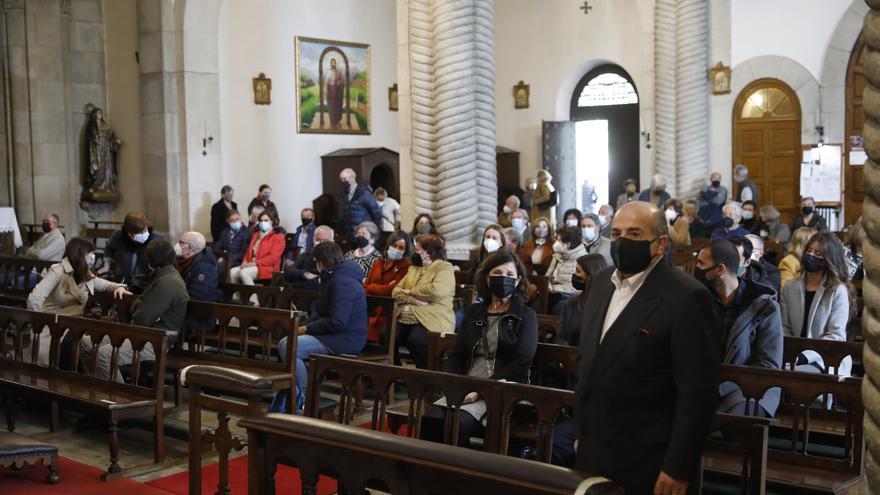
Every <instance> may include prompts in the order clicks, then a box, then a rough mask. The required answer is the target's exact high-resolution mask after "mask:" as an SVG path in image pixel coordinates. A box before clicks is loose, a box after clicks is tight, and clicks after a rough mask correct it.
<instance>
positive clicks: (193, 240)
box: [180, 231, 207, 253]
mask: <svg viewBox="0 0 880 495" xmlns="http://www.w3.org/2000/svg"><path fill="white" fill-rule="evenodd" d="M180 242H182V243H186V244H189V245H190V246H191V247H192V248H193V251H195V252H197V253H200V252H202V250H203V249H205V245H206V244H207V241H206V240H205V236H204V235H202V233H201V232H195V231H190V232H184V233H183V234H180Z"/></svg>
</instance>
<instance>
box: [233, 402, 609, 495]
mask: <svg viewBox="0 0 880 495" xmlns="http://www.w3.org/2000/svg"><path fill="white" fill-rule="evenodd" d="M239 425H240V426H242V427H244V428H247V430H248V486H249V490H248V492H249V493H251V494H253V495H263V494H270V493H275V484H274V481H273V480H274V479H275V477H274V473H275V472H276V469H277V468H276V466H277V464H286V465H291V466H295V467H296V468H297V469H299V471H300V477H301V478H302V493H316V491H315V490H316V486H317V482H318V476H319V475H320V474H331V473H332V475H334V477H335V478H336V479H337V480H338V486H337V491H338V492H339V493H362V491H363V489H364V488H366V487H370V488H377V487H378V488H379V489H381V490H382V491H384V492H390V493H413V494H420V493H432V494H436V495H457V494H459V493H464V492H467V493H504V494H509V495H520V494H522V495H526V494H528V495H544V494H574V493H578V494H585V495H610V494H620V493H622V490H620V489H619V487H617V486H616V485H615V484H614V483H612V482H610V481H608V480H606V479H604V478H590V477H588V476H587V475H585V474H583V473H579V472H576V471H573V470H569V469H564V468H560V467H557V466H551V465H547V464H537V463H534V462H530V461H527V460H524V459H516V458H512V457H506V456H499V455H491V454H487V453H483V452H478V451H473V450H470V449H462V448H458V447H452V446H448V445H438V444H436V443H432V442H426V441H423V440H414V439H407V438H401V437H398V436H395V435H389V434H387V433H382V432H376V431H369V430H365V429H363V428H356V427H351V426H345V425H338V424H332V423H328V422H325V421H320V420H316V419H313V418H308V417H298V416H290V415H280V414H269V415H266V416H258V417H248V418H245V419H242V420H241V421H240V422H239ZM284 489H285V490H291V489H292V488H291V487H284Z"/></svg>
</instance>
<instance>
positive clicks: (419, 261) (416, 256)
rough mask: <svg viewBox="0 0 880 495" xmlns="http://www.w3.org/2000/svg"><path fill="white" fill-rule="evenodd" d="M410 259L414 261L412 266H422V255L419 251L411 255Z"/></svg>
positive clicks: (411, 261)
mask: <svg viewBox="0 0 880 495" xmlns="http://www.w3.org/2000/svg"><path fill="white" fill-rule="evenodd" d="M409 261H410V263H412V266H422V257H421V256H420V255H419V253H413V255H412V256H410V257H409Z"/></svg>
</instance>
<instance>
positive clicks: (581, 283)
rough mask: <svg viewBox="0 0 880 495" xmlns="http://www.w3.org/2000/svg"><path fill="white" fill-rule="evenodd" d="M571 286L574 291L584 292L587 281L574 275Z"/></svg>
mask: <svg viewBox="0 0 880 495" xmlns="http://www.w3.org/2000/svg"><path fill="white" fill-rule="evenodd" d="M571 286H572V287H574V290H577V291H581V292H583V290H584V289H585V288H586V287H587V281H586V280H584V279H582V278H581V277H579V276H578V274H577V273H572V274H571Z"/></svg>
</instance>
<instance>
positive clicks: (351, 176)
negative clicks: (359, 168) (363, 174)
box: [339, 168, 357, 182]
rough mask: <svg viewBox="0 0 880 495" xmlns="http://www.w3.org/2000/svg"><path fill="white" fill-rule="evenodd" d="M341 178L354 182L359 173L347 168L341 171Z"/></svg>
mask: <svg viewBox="0 0 880 495" xmlns="http://www.w3.org/2000/svg"><path fill="white" fill-rule="evenodd" d="M339 180H344V181H346V182H353V181H355V180H357V174H356V173H354V170H352V169H350V168H347V169H345V170H343V171H342V172H339Z"/></svg>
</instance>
